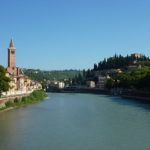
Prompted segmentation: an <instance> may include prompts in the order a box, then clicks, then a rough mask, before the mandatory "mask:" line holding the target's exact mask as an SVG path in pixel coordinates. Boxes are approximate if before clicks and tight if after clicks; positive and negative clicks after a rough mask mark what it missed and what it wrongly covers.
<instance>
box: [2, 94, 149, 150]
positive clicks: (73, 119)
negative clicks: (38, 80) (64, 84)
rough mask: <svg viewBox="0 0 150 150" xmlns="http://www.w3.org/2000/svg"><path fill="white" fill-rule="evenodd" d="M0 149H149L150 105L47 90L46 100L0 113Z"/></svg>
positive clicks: (117, 98)
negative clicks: (48, 91) (48, 92)
mask: <svg viewBox="0 0 150 150" xmlns="http://www.w3.org/2000/svg"><path fill="white" fill-rule="evenodd" d="M0 150H150V106H149V105H146V104H142V103H139V102H135V101H131V100H126V99H122V98H119V97H111V96H105V95H94V94H62V93H60V94H58V93H50V94H49V98H48V99H46V100H45V101H42V102H39V103H36V104H33V105H30V106H26V107H22V108H17V109H14V110H11V111H8V112H3V113H0Z"/></svg>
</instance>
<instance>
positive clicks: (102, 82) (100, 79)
mask: <svg viewBox="0 0 150 150" xmlns="http://www.w3.org/2000/svg"><path fill="white" fill-rule="evenodd" d="M108 79H110V77H109V76H99V77H98V83H97V86H98V87H99V88H100V89H104V88H105V84H106V81H107V80H108Z"/></svg>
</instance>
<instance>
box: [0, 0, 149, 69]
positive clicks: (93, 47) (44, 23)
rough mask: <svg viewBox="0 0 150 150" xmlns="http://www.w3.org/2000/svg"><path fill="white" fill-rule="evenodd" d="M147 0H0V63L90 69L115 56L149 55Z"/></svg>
mask: <svg viewBox="0 0 150 150" xmlns="http://www.w3.org/2000/svg"><path fill="white" fill-rule="evenodd" d="M149 8H150V1H149V0H11V1H10V0H0V64H2V65H4V66H6V65H7V48H8V46H9V42H10V39H11V37H13V39H14V42H15V47H16V48H17V65H18V66H19V67H22V68H35V69H37V68H40V69H43V70H62V69H83V68H85V69H87V68H92V67H93V64H94V63H97V62H99V61H100V60H103V59H104V58H105V57H106V58H107V57H110V56H112V55H114V54H115V53H117V54H122V55H127V54H131V53H135V52H136V53H137V52H138V53H142V54H145V55H146V56H150V9H149Z"/></svg>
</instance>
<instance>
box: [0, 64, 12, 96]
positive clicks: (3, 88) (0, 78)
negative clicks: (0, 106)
mask: <svg viewBox="0 0 150 150" xmlns="http://www.w3.org/2000/svg"><path fill="white" fill-rule="evenodd" d="M9 82H10V79H9V78H8V77H6V71H5V68H4V67H3V66H0V97H1V95H2V92H7V91H8V90H9Z"/></svg>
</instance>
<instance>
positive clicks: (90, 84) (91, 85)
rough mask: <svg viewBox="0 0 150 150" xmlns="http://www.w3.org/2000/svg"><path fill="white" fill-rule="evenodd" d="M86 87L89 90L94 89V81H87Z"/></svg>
mask: <svg viewBox="0 0 150 150" xmlns="http://www.w3.org/2000/svg"><path fill="white" fill-rule="evenodd" d="M87 86H88V87H90V88H95V82H94V81H87Z"/></svg>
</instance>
